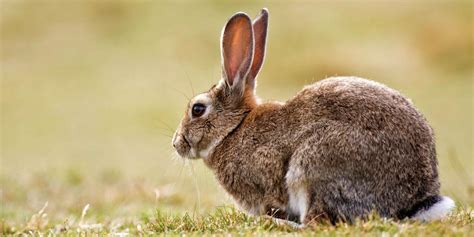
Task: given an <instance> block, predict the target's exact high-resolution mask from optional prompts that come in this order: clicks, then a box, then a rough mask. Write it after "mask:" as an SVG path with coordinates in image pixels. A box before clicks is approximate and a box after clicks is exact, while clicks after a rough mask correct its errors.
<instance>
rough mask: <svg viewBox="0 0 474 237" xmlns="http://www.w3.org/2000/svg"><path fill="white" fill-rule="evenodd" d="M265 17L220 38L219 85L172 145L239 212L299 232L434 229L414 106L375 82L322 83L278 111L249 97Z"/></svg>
mask: <svg viewBox="0 0 474 237" xmlns="http://www.w3.org/2000/svg"><path fill="white" fill-rule="evenodd" d="M267 27H268V11H267V10H266V9H263V10H262V12H261V14H260V15H259V16H258V17H257V18H256V19H255V20H254V21H253V23H252V21H251V20H250V18H249V17H248V16H247V15H246V14H245V13H237V14H235V15H234V16H232V17H231V18H230V19H229V21H228V22H227V24H226V25H225V27H224V29H223V31H222V39H221V41H222V48H221V50H222V66H223V76H222V79H221V80H220V81H219V83H218V84H217V85H214V86H213V87H212V88H211V89H210V90H209V91H207V92H205V93H202V94H200V95H198V96H196V97H194V98H193V99H192V100H191V101H190V102H189V105H188V107H187V108H186V113H185V115H184V118H183V119H182V121H181V123H180V125H179V127H178V129H177V131H176V133H175V134H174V137H173V146H174V147H175V148H176V150H177V152H178V153H179V154H180V155H181V156H182V157H186V158H198V157H200V158H203V160H204V163H205V164H206V165H207V166H208V167H209V168H210V169H212V171H213V172H214V173H215V175H216V177H217V180H218V181H219V183H220V184H221V185H222V187H223V188H224V189H225V190H226V191H227V192H228V193H229V194H230V195H231V196H232V197H233V198H234V199H235V201H236V202H237V203H238V205H239V206H240V207H241V208H242V209H243V210H245V211H247V212H248V213H250V214H254V215H264V214H267V215H272V216H274V217H277V218H282V219H285V220H289V221H295V222H297V223H302V224H306V223H308V222H310V221H313V220H324V219H326V220H327V219H328V220H330V221H331V222H333V223H334V222H336V221H348V222H351V221H353V220H354V219H355V218H364V217H366V216H367V214H368V213H370V212H371V211H376V212H378V213H379V214H380V215H381V216H382V217H389V218H397V219H403V218H411V217H413V218H416V219H420V220H432V219H439V218H442V217H444V216H445V215H447V214H448V213H449V211H450V210H451V209H453V208H454V202H453V201H452V200H451V199H450V198H448V197H442V196H440V194H439V187H440V184H439V180H438V171H437V160H436V151H435V143H434V136H433V131H432V129H431V128H430V126H429V125H428V123H427V121H426V120H425V118H424V117H423V115H421V113H420V112H419V111H418V110H417V109H415V108H414V106H413V104H412V102H411V101H410V100H408V99H406V98H405V97H403V96H402V95H401V94H400V93H399V92H397V91H395V90H393V89H390V88H388V87H386V86H385V85H382V84H380V83H377V82H373V81H369V80H366V79H361V78H356V77H334V78H328V79H325V80H322V81H319V82H317V83H314V84H312V85H309V86H306V87H305V88H304V89H303V90H302V91H301V92H299V93H298V94H297V95H296V96H295V97H293V98H291V99H290V100H288V101H287V102H285V103H278V102H268V103H261V102H260V100H259V98H258V97H257V96H256V94H255V87H256V77H257V74H258V72H259V70H260V68H261V66H262V64H263V60H264V56H265V44H266V37H267Z"/></svg>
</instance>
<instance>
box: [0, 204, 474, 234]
mask: <svg viewBox="0 0 474 237" xmlns="http://www.w3.org/2000/svg"><path fill="white" fill-rule="evenodd" d="M46 208H47V206H46V205H45V206H44V207H43V208H42V209H41V210H40V211H39V212H38V213H36V214H34V215H33V216H32V217H31V218H30V220H29V221H28V222H27V223H25V225H21V226H11V225H9V224H8V223H5V222H1V226H0V228H1V230H2V233H3V234H5V235H8V234H32V235H35V234H39V235H41V234H68V235H69V234H80V235H85V236H88V235H96V234H100V235H102V234H113V235H129V234H131V235H160V234H167V235H169V234H171V235H178V234H179V235H183V234H186V235H203V234H213V235H214V234H226V235H227V234H238V235H273V236H275V235H278V236H280V235H318V236H361V235H364V236H391V235H396V236H472V235H473V234H474V225H473V223H474V212H473V211H472V210H465V209H462V208H458V210H456V211H455V212H454V213H452V214H451V215H450V216H449V217H448V218H447V219H445V220H443V221H435V222H430V223H421V222H418V221H412V220H403V221H394V220H388V219H383V218H380V217H376V216H372V217H370V218H369V219H368V220H364V221H362V220H359V221H356V222H355V223H353V224H346V223H338V224H336V225H331V224H330V223H314V224H310V225H307V226H305V227H299V228H298V227H294V226H292V225H288V224H281V223H276V222H275V221H273V220H272V219H271V218H268V217H252V216H248V215H246V214H244V213H242V212H240V211H237V210H235V209H234V208H232V207H220V208H217V209H216V210H214V211H212V212H211V213H207V214H199V215H195V214H184V215H171V214H168V213H163V212H162V211H161V210H160V209H156V210H155V211H154V212H152V213H150V214H143V215H142V216H141V218H140V220H137V221H123V220H118V221H117V220H113V221H107V222H91V221H90V220H88V218H87V211H88V210H89V206H88V205H87V206H85V207H84V209H83V211H82V214H81V217H80V218H79V219H77V220H69V219H65V220H64V221H63V222H61V223H54V224H51V223H49V221H48V216H47V212H46Z"/></svg>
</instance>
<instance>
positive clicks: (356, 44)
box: [0, 0, 474, 236]
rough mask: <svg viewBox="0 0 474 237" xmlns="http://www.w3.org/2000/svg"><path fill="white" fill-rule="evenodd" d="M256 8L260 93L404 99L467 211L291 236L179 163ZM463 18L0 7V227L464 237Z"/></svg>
mask: <svg viewBox="0 0 474 237" xmlns="http://www.w3.org/2000/svg"><path fill="white" fill-rule="evenodd" d="M264 6H265V7H267V8H268V9H269V11H270V28H269V38H268V48H267V51H268V54H267V57H266V62H265V65H264V66H263V68H262V71H261V74H260V75H259V78H258V88H257V89H258V94H259V96H260V97H262V99H263V100H280V101H284V100H286V99H288V98H291V97H292V96H293V95H294V94H295V93H297V92H298V91H299V90H300V89H301V88H302V87H303V86H304V85H306V84H308V83H311V82H313V81H318V80H321V79H323V78H325V77H328V76H334V75H355V76H361V77H366V78H369V79H373V80H376V81H379V82H382V83H385V84H387V85H388V86H390V87H393V88H395V89H397V90H399V91H401V92H402V93H403V94H405V95H406V96H408V97H409V98H411V99H412V101H413V102H414V103H415V105H416V106H417V108H419V109H420V111H422V112H423V114H425V116H426V118H427V120H428V121H429V123H430V124H431V125H432V126H433V128H434V131H435V134H436V140H437V142H436V145H437V152H438V160H439V171H440V180H441V192H442V194H443V195H448V196H450V197H453V198H454V199H455V200H456V201H457V202H458V203H459V205H460V206H462V207H463V208H461V209H459V210H458V211H457V212H456V213H455V215H454V216H452V217H450V218H449V219H448V220H446V221H444V222H434V223H428V224H426V223H417V222H409V221H404V222H392V221H384V220H380V219H377V218H375V217H374V219H371V220H370V221H368V222H360V223H356V224H355V225H353V226H347V225H340V226H337V227H334V226H330V225H325V224H322V225H318V226H315V227H314V229H311V228H309V229H303V230H293V229H291V228H288V227H282V226H276V225H275V224H274V223H272V222H271V221H269V220H268V219H265V218H253V217H247V216H245V215H244V214H242V213H240V212H238V211H235V210H233V209H232V208H230V207H229V205H230V206H232V200H231V198H230V197H229V196H228V195H226V194H225V193H224V191H223V190H222V189H221V188H220V187H219V185H218V184H217V182H216V181H215V179H214V177H213V174H212V173H211V171H210V170H208V169H207V168H206V167H205V166H204V165H203V164H202V162H201V161H195V162H184V161H183V160H181V159H179V158H178V159H177V157H175V155H174V152H173V148H172V146H171V145H170V143H171V142H170V136H171V135H172V132H173V131H172V130H173V129H174V128H175V127H176V126H177V124H178V122H179V120H180V118H181V116H182V114H183V110H184V107H185V105H186V102H187V98H186V97H190V96H192V94H193V92H195V93H197V92H200V91H204V90H207V89H208V88H209V87H210V85H211V84H212V83H215V82H216V81H217V80H218V79H219V75H220V66H219V59H220V57H219V36H220V30H221V28H222V26H223V25H224V23H225V20H226V19H228V17H229V16H230V15H231V14H233V13H235V12H236V11H245V12H247V13H248V14H249V15H250V16H255V15H256V14H257V13H258V12H259V10H260V8H261V7H264ZM472 14H473V13H472V2H471V1H462V0H461V1H423V0H421V1H377V2H375V1H348V2H341V1H336V2H331V1H323V2H311V1H291V2H287V1H257V2H250V1H246V2H244V3H241V2H239V3H237V2H236V3H229V2H222V1H207V2H204V1H200V2H199V3H191V2H189V3H179V4H178V3H173V2H163V1H67V2H62V1H34V0H30V1H10V0H1V1H0V49H1V51H0V72H1V74H0V77H1V88H0V90H1V91H0V92H1V93H0V96H1V98H0V117H1V121H0V135H1V136H0V144H1V147H0V155H1V157H0V161H1V162H0V201H1V208H0V223H1V230H2V233H3V234H7V233H12V232H15V233H24V232H25V231H26V232H27V231H29V230H32V231H39V232H41V233H45V234H46V233H49V231H50V230H51V231H53V232H56V231H60V230H62V229H63V230H65V231H66V232H68V233H77V231H78V229H79V231H86V229H83V228H88V227H94V225H93V224H101V226H102V229H101V230H100V231H104V233H106V232H107V233H108V232H125V231H126V229H127V228H128V231H129V232H130V233H137V232H138V231H139V229H138V228H137V225H140V227H141V230H142V231H144V232H147V233H148V232H153V233H163V232H166V233H175V234H182V233H195V234H201V233H203V232H206V233H210V234H211V233H223V234H224V233H235V234H239V233H242V234H255V233H256V234H273V235H277V234H280V233H282V234H283V233H287V234H289V235H292V234H305V233H308V234H309V233H313V232H315V233H320V234H322V235H328V236H334V235H363V234H366V233H369V234H372V235H383V234H382V233H387V234H389V235H407V236H409V235H427V236H436V235H458V236H462V235H466V236H468V235H473V234H472V211H470V210H471V209H472V207H473V206H474V183H473V181H474V173H473V172H472V171H471V170H472V167H474V163H473V162H474V155H473V144H474V142H473V133H474V127H473V126H474V125H473V122H472V121H474V119H473V110H474V104H473V91H472V90H473V88H474V87H473V80H472V52H473V43H472V42H473V40H472V36H473V31H472V29H474V27H473V26H472ZM45 203H48V206H47V207H46V208H45V209H44V212H43V213H41V214H40V215H36V214H37V213H38V212H39V210H41V209H42V208H43V207H44V205H45ZM88 204H89V209H88V211H87V212H86V213H85V215H84V217H82V212H83V210H84V207H85V206H86V205H88ZM222 206H224V208H219V207H222ZM158 210H159V211H158ZM186 213H188V214H187V215H188V216H186ZM191 213H192V214H191ZM44 214H47V215H46V216H44ZM34 215H36V216H35V217H34V218H33V219H32V216H34ZM81 219H82V222H81ZM81 224H83V225H82V226H81ZM96 227H97V225H96ZM89 231H96V230H95V229H94V230H89Z"/></svg>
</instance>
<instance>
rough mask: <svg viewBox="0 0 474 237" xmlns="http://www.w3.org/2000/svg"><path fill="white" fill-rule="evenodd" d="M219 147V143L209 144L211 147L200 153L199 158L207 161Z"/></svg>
mask: <svg viewBox="0 0 474 237" xmlns="http://www.w3.org/2000/svg"><path fill="white" fill-rule="evenodd" d="M216 146H217V142H215V141H212V142H210V143H209V146H208V147H207V148H206V149H204V150H200V151H199V156H200V157H201V158H203V159H206V158H207V157H208V156H209V154H211V153H212V152H213V151H214V148H215V147H216Z"/></svg>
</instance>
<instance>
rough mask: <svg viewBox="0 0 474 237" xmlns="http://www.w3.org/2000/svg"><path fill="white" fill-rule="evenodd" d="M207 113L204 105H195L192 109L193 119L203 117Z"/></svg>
mask: <svg viewBox="0 0 474 237" xmlns="http://www.w3.org/2000/svg"><path fill="white" fill-rule="evenodd" d="M204 112H206V106H205V105H203V104H199V103H198V104H194V105H193V109H192V114H193V117H196V118H197V117H201V116H202V115H203V114H204Z"/></svg>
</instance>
